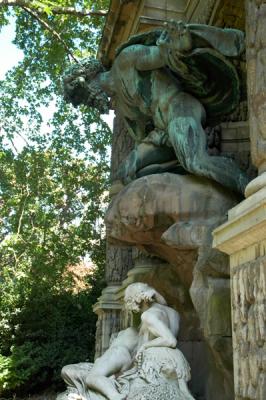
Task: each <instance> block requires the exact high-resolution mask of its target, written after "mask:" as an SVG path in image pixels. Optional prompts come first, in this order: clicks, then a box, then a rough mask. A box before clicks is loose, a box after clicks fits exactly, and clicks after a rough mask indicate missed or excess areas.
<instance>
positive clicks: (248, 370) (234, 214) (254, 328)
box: [213, 188, 266, 400]
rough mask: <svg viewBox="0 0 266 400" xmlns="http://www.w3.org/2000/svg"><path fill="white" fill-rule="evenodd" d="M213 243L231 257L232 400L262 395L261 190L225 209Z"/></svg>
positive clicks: (265, 373) (264, 270) (265, 235)
mask: <svg viewBox="0 0 266 400" xmlns="http://www.w3.org/2000/svg"><path fill="white" fill-rule="evenodd" d="M213 235H214V247H215V248H217V249H219V250H221V251H223V252H225V253H227V254H229V255H230V270H231V302H232V333H233V358H234V385H235V399H237V400H251V399H252V400H265V399H266V363H265V359H266V188H263V189H261V190H260V191H258V192H257V193H255V194H253V195H252V196H250V197H249V198H248V199H246V200H245V201H243V202H242V203H240V204H239V205H237V206H236V207H234V208H233V209H231V210H230V211H229V215H228V222H227V223H225V224H224V225H222V226H220V227H219V228H217V229H215V230H214V232H213Z"/></svg>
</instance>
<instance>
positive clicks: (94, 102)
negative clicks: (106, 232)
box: [64, 21, 248, 193]
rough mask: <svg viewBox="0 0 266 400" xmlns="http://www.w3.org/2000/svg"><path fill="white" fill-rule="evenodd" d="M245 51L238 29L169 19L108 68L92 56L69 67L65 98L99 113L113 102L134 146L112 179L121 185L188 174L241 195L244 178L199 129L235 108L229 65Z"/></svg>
mask: <svg viewBox="0 0 266 400" xmlns="http://www.w3.org/2000/svg"><path fill="white" fill-rule="evenodd" d="M243 51H244V34H243V33H242V32H241V31H239V30H236V29H221V28H216V27H212V26H207V25H199V24H190V25H189V24H188V25H186V24H184V23H183V22H176V21H170V22H168V24H167V26H166V28H165V29H161V30H160V29H159V30H155V31H152V32H148V33H143V34H140V35H136V36H132V37H131V38H130V39H129V41H128V42H127V43H125V44H124V45H122V46H121V47H120V49H118V51H117V55H116V57H115V60H114V62H113V65H112V67H111V69H110V70H109V71H105V70H104V67H103V66H102V64H101V63H100V62H99V61H97V60H91V59H85V60H83V61H82V62H81V63H80V64H79V65H75V66H73V67H71V68H70V69H69V70H68V71H67V72H66V75H65V77H64V90H65V98H66V100H67V101H69V102H71V103H72V104H73V105H74V106H78V105H80V104H85V105H87V106H90V107H94V108H98V110H99V111H100V112H101V113H104V112H107V111H108V108H110V100H109V98H110V97H111V98H112V99H113V100H114V102H115V105H116V108H117V109H119V111H120V114H121V115H122V117H123V119H124V122H125V124H126V127H127V130H128V132H129V134H130V135H132V137H133V138H134V140H135V143H136V146H135V149H134V150H133V151H132V152H131V153H130V154H129V156H128V157H127V158H126V160H124V162H123V163H122V165H121V166H120V168H119V170H118V171H117V174H116V179H117V180H120V181H122V183H123V184H127V183H129V182H130V181H132V180H134V179H136V178H138V177H141V176H144V175H149V174H153V173H160V172H174V173H180V174H184V173H191V174H194V175H198V176H204V177H207V178H210V179H213V180H215V181H216V182H219V183H220V184H222V185H224V186H225V187H228V188H230V189H232V190H234V191H237V192H240V193H243V192H244V188H245V186H246V185H247V183H248V178H247V176H246V175H245V173H244V172H243V171H241V169H240V168H239V167H238V165H237V164H236V163H235V161H234V160H232V159H231V158H227V157H223V156H217V155H213V156H210V155H209V154H208V152H207V145H206V134H205V131H204V127H206V126H215V125H217V124H218V123H219V122H220V121H221V118H222V117H224V116H225V115H227V114H230V113H231V112H233V111H234V110H235V108H236V106H237V105H238V104H239V99H240V84H239V77H238V74H237V71H236V69H235V67H234V66H233V63H232V62H231V60H234V59H235V58H237V57H239V56H240V55H241V53H242V52H243Z"/></svg>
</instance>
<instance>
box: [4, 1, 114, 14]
mask: <svg viewBox="0 0 266 400" xmlns="http://www.w3.org/2000/svg"><path fill="white" fill-rule="evenodd" d="M4 6H9V7H15V6H17V7H22V8H23V7H27V8H29V9H31V10H35V11H36V12H37V13H38V14H46V13H45V11H44V10H43V9H42V7H40V6H37V5H34V2H33V1H29V0H0V7H4ZM51 12H52V13H53V14H60V15H62V14H66V15H73V16H75V17H79V18H84V17H88V16H92V17H93V16H97V17H105V16H106V15H107V14H108V11H107V10H88V9H83V10H77V9H76V8H75V7H51Z"/></svg>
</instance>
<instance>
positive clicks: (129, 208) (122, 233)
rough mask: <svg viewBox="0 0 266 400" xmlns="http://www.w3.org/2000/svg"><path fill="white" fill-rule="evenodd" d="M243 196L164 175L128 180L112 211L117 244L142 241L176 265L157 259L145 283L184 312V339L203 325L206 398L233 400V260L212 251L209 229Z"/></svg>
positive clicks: (206, 183) (141, 245)
mask: <svg viewBox="0 0 266 400" xmlns="http://www.w3.org/2000/svg"><path fill="white" fill-rule="evenodd" d="M184 188H185V190H184ZM237 201H238V198H237V197H236V196H235V195H233V194H232V193H231V192H229V191H228V192H226V191H225V190H221V187H220V186H219V185H218V184H215V183H213V182H211V181H209V180H207V179H199V178H195V177H193V176H191V175H184V176H180V175H174V174H167V173H166V174H160V175H150V176H147V177H143V178H140V179H138V180H136V181H134V182H132V183H131V184H130V185H128V186H126V187H125V188H124V189H123V190H122V191H121V192H120V193H119V194H118V195H117V196H116V198H114V199H113V201H112V203H111V205H110V207H109V210H108V212H107V214H106V225H107V233H108V237H109V240H110V241H111V242H112V243H115V244H119V245H126V246H128V245H136V246H137V247H139V248H140V249H142V250H143V251H146V252H148V253H150V254H152V255H156V256H157V257H160V258H162V259H164V260H167V261H168V263H169V264H170V265H169V267H170V268H167V267H165V269H161V268H159V267H156V265H154V268H153V271H152V272H150V273H149V276H148V277H146V278H145V279H147V280H145V281H147V282H149V283H151V282H152V284H153V285H154V286H155V287H156V288H157V289H158V290H160V292H161V293H163V294H164V295H165V296H166V298H167V300H168V301H169V299H170V304H174V305H175V307H176V309H178V311H179V312H180V313H181V318H182V320H184V321H185V326H186V329H185V333H184V334H183V336H182V337H183V338H185V337H186V335H187V334H188V332H191V334H192V335H191V339H192V340H193V337H194V338H195V336H193V334H194V335H195V333H196V332H197V331H198V329H199V328H200V327H201V329H202V331H203V333H204V336H205V339H206V342H207V344H208V346H209V348H210V354H209V375H210V377H209V385H208V386H209V389H208V390H209V393H208V395H207V398H208V399H213V398H214V395H215V399H216V400H225V399H228V400H231V399H232V391H233V382H232V345H231V340H230V336H231V316H230V314H231V313H230V283H229V265H228V259H227V257H226V256H225V255H223V254H222V253H220V252H219V251H216V250H214V249H211V241H212V240H211V231H212V229H213V227H214V226H217V225H218V224H220V223H221V222H222V221H223V220H224V219H225V216H226V212H227V210H228V209H229V208H231V207H232V206H233V205H234V204H235V203H236V202H237ZM171 293H173V294H174V295H172V294H171ZM195 311H196V315H195ZM193 315H194V317H193ZM187 337H189V336H187ZM198 338H199V339H198V340H201V338H200V335H199V336H198ZM181 340H183V339H181ZM210 382H215V384H214V385H212V384H211V383H210Z"/></svg>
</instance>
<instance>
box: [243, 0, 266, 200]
mask: <svg viewBox="0 0 266 400" xmlns="http://www.w3.org/2000/svg"><path fill="white" fill-rule="evenodd" d="M246 17H247V18H246V21H247V23H246V33H247V35H246V37H247V39H246V42H247V77H248V79H247V83H248V104H249V114H250V134H251V136H250V138H251V154H252V160H253V163H254V164H255V165H256V167H257V168H258V171H259V174H262V176H261V177H259V178H258V179H259V181H257V180H256V179H255V180H254V181H252V182H251V183H250V184H249V185H248V186H247V189H246V197H248V196H251V195H252V194H253V193H255V192H256V191H258V190H259V189H261V188H262V187H263V186H266V173H265V171H266V73H265V66H266V40H265V38H266V4H265V1H264V0H246Z"/></svg>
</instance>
